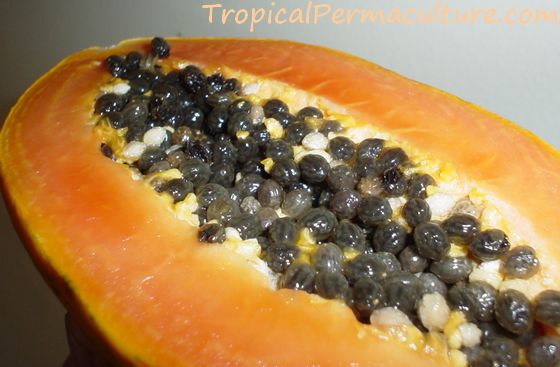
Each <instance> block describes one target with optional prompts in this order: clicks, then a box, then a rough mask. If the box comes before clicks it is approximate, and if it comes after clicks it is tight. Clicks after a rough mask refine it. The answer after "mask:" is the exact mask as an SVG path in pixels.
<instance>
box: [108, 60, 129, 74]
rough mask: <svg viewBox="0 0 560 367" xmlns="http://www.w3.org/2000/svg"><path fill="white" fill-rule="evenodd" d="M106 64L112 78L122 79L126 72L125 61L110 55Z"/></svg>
mask: <svg viewBox="0 0 560 367" xmlns="http://www.w3.org/2000/svg"><path fill="white" fill-rule="evenodd" d="M106 62H107V69H108V70H109V73H111V75H113V76H114V77H117V78H120V77H124V76H125V74H126V72H127V71H128V69H127V67H126V63H125V60H124V59H123V58H122V57H120V56H117V55H111V56H109V57H107V60H106Z"/></svg>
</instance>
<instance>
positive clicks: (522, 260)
mask: <svg viewBox="0 0 560 367" xmlns="http://www.w3.org/2000/svg"><path fill="white" fill-rule="evenodd" d="M539 268H540V263H539V259H537V255H536V254H535V250H534V249H533V248H532V247H530V246H518V247H515V248H514V249H512V250H511V251H509V252H508V253H507V254H506V256H505V257H504V259H503V265H502V271H503V273H504V275H505V276H507V277H509V278H521V279H528V278H530V277H532V276H533V275H535V274H536V273H537V272H538V271H539Z"/></svg>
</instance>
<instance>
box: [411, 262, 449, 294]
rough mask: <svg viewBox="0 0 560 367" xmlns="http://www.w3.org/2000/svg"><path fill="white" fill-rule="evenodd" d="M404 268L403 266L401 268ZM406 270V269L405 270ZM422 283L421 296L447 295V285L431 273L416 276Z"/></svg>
mask: <svg viewBox="0 0 560 367" xmlns="http://www.w3.org/2000/svg"><path fill="white" fill-rule="evenodd" d="M403 268H404V266H403ZM405 270H406V269H405ZM418 279H420V282H421V283H422V290H421V293H422V295H424V294H430V293H439V294H441V295H442V296H445V295H447V285H445V283H444V282H442V281H441V280H440V279H439V278H438V277H437V276H435V275H434V274H432V273H421V274H420V275H419V276H418Z"/></svg>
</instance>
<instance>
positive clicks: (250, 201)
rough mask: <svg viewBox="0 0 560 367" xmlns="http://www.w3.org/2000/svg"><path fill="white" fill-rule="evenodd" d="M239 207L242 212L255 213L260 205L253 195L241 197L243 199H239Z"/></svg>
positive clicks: (259, 208)
mask: <svg viewBox="0 0 560 367" xmlns="http://www.w3.org/2000/svg"><path fill="white" fill-rule="evenodd" d="M239 207H240V208H241V211H242V212H243V213H247V214H251V215H256V214H257V213H258V212H259V210H261V208H262V205H261V203H260V202H259V201H258V200H257V199H256V198H254V197H253V196H247V197H245V198H243V200H241V205H239Z"/></svg>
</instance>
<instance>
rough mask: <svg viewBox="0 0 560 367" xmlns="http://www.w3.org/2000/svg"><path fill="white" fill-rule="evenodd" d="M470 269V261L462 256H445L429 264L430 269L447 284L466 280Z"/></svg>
mask: <svg viewBox="0 0 560 367" xmlns="http://www.w3.org/2000/svg"><path fill="white" fill-rule="evenodd" d="M472 270H473V264H472V261H471V260H469V259H468V258H466V257H464V256H459V257H446V258H444V259H442V260H439V261H434V262H433V263H432V265H430V271H431V272H432V273H434V274H435V275H436V276H437V277H438V278H439V279H441V280H442V281H443V282H445V283H447V284H455V283H457V282H460V281H462V280H466V279H467V278H468V276H469V274H470V273H471V272H472Z"/></svg>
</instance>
